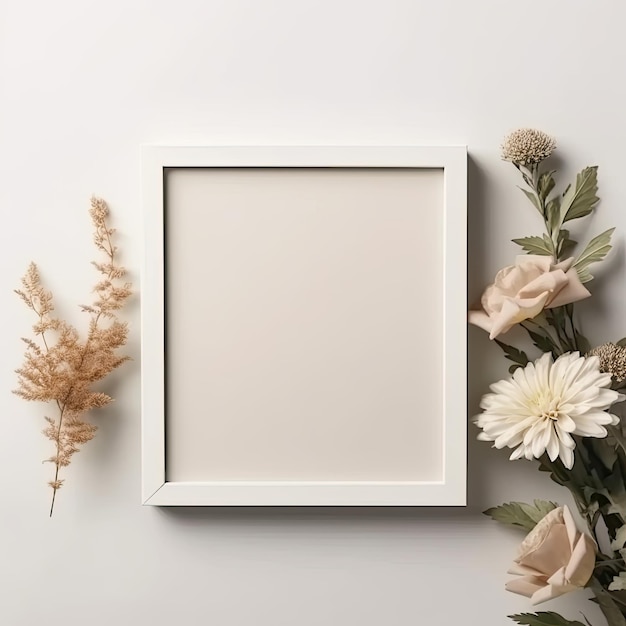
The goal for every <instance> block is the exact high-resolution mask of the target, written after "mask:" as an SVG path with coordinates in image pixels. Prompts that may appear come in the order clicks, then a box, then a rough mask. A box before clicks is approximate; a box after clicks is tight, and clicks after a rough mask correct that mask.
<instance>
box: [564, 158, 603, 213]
mask: <svg viewBox="0 0 626 626" xmlns="http://www.w3.org/2000/svg"><path fill="white" fill-rule="evenodd" d="M597 191H598V167H597V166H593V167H586V168H585V169H584V170H582V171H581V172H580V173H579V174H578V175H577V176H576V184H575V185H574V186H573V187H572V186H570V187H568V189H567V190H566V192H565V194H564V195H563V201H562V202H561V211H560V221H561V224H564V223H565V222H569V221H570V220H575V219H578V218H579V217H585V215H589V213H591V212H592V211H593V209H594V207H595V206H596V204H598V202H599V201H600V198H598V196H597V195H596V193H597Z"/></svg>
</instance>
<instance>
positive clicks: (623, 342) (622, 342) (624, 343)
mask: <svg viewBox="0 0 626 626" xmlns="http://www.w3.org/2000/svg"><path fill="white" fill-rule="evenodd" d="M615 343H616V345H618V346H621V347H622V348H626V337H624V338H623V339H620V340H619V341H617V342H615Z"/></svg>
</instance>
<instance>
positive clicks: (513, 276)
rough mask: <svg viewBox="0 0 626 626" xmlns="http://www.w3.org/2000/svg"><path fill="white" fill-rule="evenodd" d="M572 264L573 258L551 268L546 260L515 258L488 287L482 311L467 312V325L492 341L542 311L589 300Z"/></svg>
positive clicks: (551, 264) (529, 257) (528, 255)
mask: <svg viewBox="0 0 626 626" xmlns="http://www.w3.org/2000/svg"><path fill="white" fill-rule="evenodd" d="M573 264H574V257H571V258H569V259H566V260H565V261H561V262H560V263H557V264H554V259H553V258H552V257H548V256H540V255H536V254H527V255H521V256H518V257H517V259H516V260H515V265H509V266H508V267H505V268H504V269H501V270H500V271H499V272H498V274H497V275H496V278H495V282H494V283H493V285H490V286H489V287H487V289H486V290H485V293H484V294H483V296H482V298H481V305H482V309H481V310H476V311H470V312H469V318H468V319H469V323H470V324H474V325H476V326H479V327H480V328H482V329H483V330H486V331H487V332H488V333H489V338H490V339H493V338H494V337H497V336H498V335H500V334H502V333H505V332H507V331H508V330H509V329H510V328H511V327H513V326H515V324H519V323H520V322H523V321H524V320H527V319H531V318H533V317H535V316H536V315H539V313H541V311H543V309H550V308H554V307H558V306H563V305H564V304H569V303H571V302H576V301H577V300H582V299H583V298H587V297H589V296H590V295H591V294H590V293H589V292H588V291H587V289H586V288H585V287H584V286H583V284H582V283H581V282H580V279H579V278H578V273H577V272H576V268H574V267H572V266H573Z"/></svg>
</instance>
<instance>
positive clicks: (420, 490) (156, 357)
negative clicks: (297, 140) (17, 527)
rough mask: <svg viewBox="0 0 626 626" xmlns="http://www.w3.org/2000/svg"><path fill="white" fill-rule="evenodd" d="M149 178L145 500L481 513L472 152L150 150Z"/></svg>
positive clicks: (146, 159) (145, 171) (146, 152)
mask: <svg viewBox="0 0 626 626" xmlns="http://www.w3.org/2000/svg"><path fill="white" fill-rule="evenodd" d="M142 179H143V180H142V185H143V217H144V232H145V253H144V263H143V268H142V502H143V503H144V504H148V505H157V506H171V505H187V506H194V505H195V506H278V505H284V506H292V505H297V506H330V505H332V506H428V505H464V504H465V503H466V473H467V467H466V437H467V426H466V423H467V414H466V375H467V366H466V362H467V346H466V310H467V306H466V268H467V261H466V254H467V249H466V247H467V246H466V213H467V151H466V148H465V147H464V146H454V147H413V146H410V147H286V146H285V147H283V146H281V147H166V146H144V147H143V148H142ZM166 313H167V315H166Z"/></svg>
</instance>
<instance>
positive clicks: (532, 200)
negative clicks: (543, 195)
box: [520, 181, 543, 215]
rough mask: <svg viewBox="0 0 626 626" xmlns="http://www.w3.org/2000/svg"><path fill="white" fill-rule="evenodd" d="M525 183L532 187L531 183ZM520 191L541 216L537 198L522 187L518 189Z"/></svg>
mask: <svg viewBox="0 0 626 626" xmlns="http://www.w3.org/2000/svg"><path fill="white" fill-rule="evenodd" d="M527 182H528V183H529V184H531V185H532V181H527ZM520 189H521V190H522V191H523V192H524V195H525V196H526V197H527V198H528V199H529V200H530V201H531V202H532V203H533V206H534V207H535V208H536V209H537V211H539V213H541V215H543V211H542V210H541V204H539V200H538V199H537V196H536V195H535V194H534V193H533V192H532V191H528V190H527V189H524V188H523V187H520Z"/></svg>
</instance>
